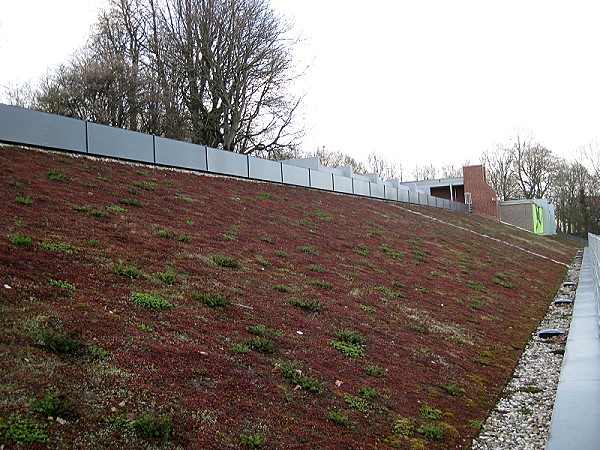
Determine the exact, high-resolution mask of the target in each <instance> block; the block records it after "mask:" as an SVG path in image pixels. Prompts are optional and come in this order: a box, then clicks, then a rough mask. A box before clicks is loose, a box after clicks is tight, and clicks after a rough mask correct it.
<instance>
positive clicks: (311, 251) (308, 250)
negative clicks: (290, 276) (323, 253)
mask: <svg viewBox="0 0 600 450" xmlns="http://www.w3.org/2000/svg"><path fill="white" fill-rule="evenodd" d="M298 251H299V252H300V253H306V254H308V255H315V256H316V255H318V254H319V252H318V251H317V250H315V249H314V248H312V247H310V246H308V245H302V246H300V247H298Z"/></svg>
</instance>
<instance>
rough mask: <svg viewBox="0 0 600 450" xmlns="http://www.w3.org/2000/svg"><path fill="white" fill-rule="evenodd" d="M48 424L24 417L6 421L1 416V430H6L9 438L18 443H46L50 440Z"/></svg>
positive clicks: (5, 434)
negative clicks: (47, 430)
mask: <svg viewBox="0 0 600 450" xmlns="http://www.w3.org/2000/svg"><path fill="white" fill-rule="evenodd" d="M46 429H47V425H46V424H40V423H38V422H36V421H33V420H31V419H27V418H24V417H14V418H10V419H9V420H8V422H4V420H2V418H0V432H2V431H3V430H6V431H5V432H4V437H5V438H6V439H7V440H12V441H15V442H17V443H18V444H21V445H23V444H46V443H48V442H49V441H50V438H49V437H48V434H47V433H46Z"/></svg>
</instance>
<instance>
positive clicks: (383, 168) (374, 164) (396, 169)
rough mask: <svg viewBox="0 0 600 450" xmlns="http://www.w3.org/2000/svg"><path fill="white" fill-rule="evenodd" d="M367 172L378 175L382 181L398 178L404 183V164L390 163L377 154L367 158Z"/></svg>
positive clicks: (374, 153) (373, 153)
mask: <svg viewBox="0 0 600 450" xmlns="http://www.w3.org/2000/svg"><path fill="white" fill-rule="evenodd" d="M367 170H368V171H369V172H375V173H377V174H378V175H379V177H380V178H381V179H382V180H389V179H390V178H397V179H399V180H400V181H402V163H395V162H393V161H388V160H386V159H384V158H383V156H382V155H381V154H379V153H376V152H372V153H370V154H369V156H367Z"/></svg>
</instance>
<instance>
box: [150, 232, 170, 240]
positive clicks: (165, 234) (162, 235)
mask: <svg viewBox="0 0 600 450" xmlns="http://www.w3.org/2000/svg"><path fill="white" fill-rule="evenodd" d="M154 235H155V236H156V237H159V238H163V239H171V238H172V237H173V233H171V232H169V231H167V230H156V231H155V232H154Z"/></svg>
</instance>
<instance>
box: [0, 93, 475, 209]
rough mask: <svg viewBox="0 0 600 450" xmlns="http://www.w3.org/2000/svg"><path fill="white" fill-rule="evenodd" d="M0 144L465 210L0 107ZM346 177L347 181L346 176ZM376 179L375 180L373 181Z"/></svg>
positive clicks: (366, 182)
mask: <svg viewBox="0 0 600 450" xmlns="http://www.w3.org/2000/svg"><path fill="white" fill-rule="evenodd" d="M0 142H4V143H11V144H18V145H29V146H34V147H41V148H45V149H53V150H63V151H69V152H76V153H85V154H89V155H92V156H100V157H110V158H117V159H123V160H129V161H136V162H141V163H146V164H156V165H161V166H169V167H176V168H181V169H189V170H196V171H202V172H211V173H216V174H221V175H230V176H235V177H242V178H249V179H254V180H261V181H269V182H275V183H283V184H290V185H295V186H302V187H308V188H314V189H321V190H325V191H331V192H339V193H344V194H354V195H359V196H363V197H371V198H376V199H382V200H391V201H399V202H405V203H413V204H418V205H424V206H431V207H436V208H443V209H449V210H454V211H468V206H467V205H465V204H463V203H459V202H454V201H450V200H446V199H441V198H437V197H433V196H430V195H426V194H424V193H422V192H416V191H413V190H410V189H408V188H406V189H405V188H403V187H400V186H399V185H398V184H397V183H396V185H394V183H393V182H391V181H383V180H378V179H376V180H374V179H373V178H374V177H365V176H359V175H353V174H352V171H351V170H350V171H349V173H345V174H340V173H334V172H335V171H332V170H320V169H319V168H318V167H317V168H316V169H315V168H309V167H302V166H299V165H297V164H294V163H293V161H289V162H285V161H284V162H280V161H271V160H268V159H263V158H256V157H253V156H248V155H243V154H240V153H234V152H229V151H223V150H217V149H214V148H210V147H206V146H204V145H196V144H190V143H187V142H181V141H175V140H172V139H167V138H164V137H160V136H154V135H150V134H144V133H139V132H135V131H130V130H124V129H121V128H115V127H109V126H106V125H100V124H97V123H93V122H88V121H84V120H78V119H72V118H69V117H63V116H57V115H53V114H47V113H43V112H40V111H33V110H29V109H24V108H19V107H15V106H9V105H3V104H0ZM348 175H349V176H348ZM375 178H376V177H375Z"/></svg>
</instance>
